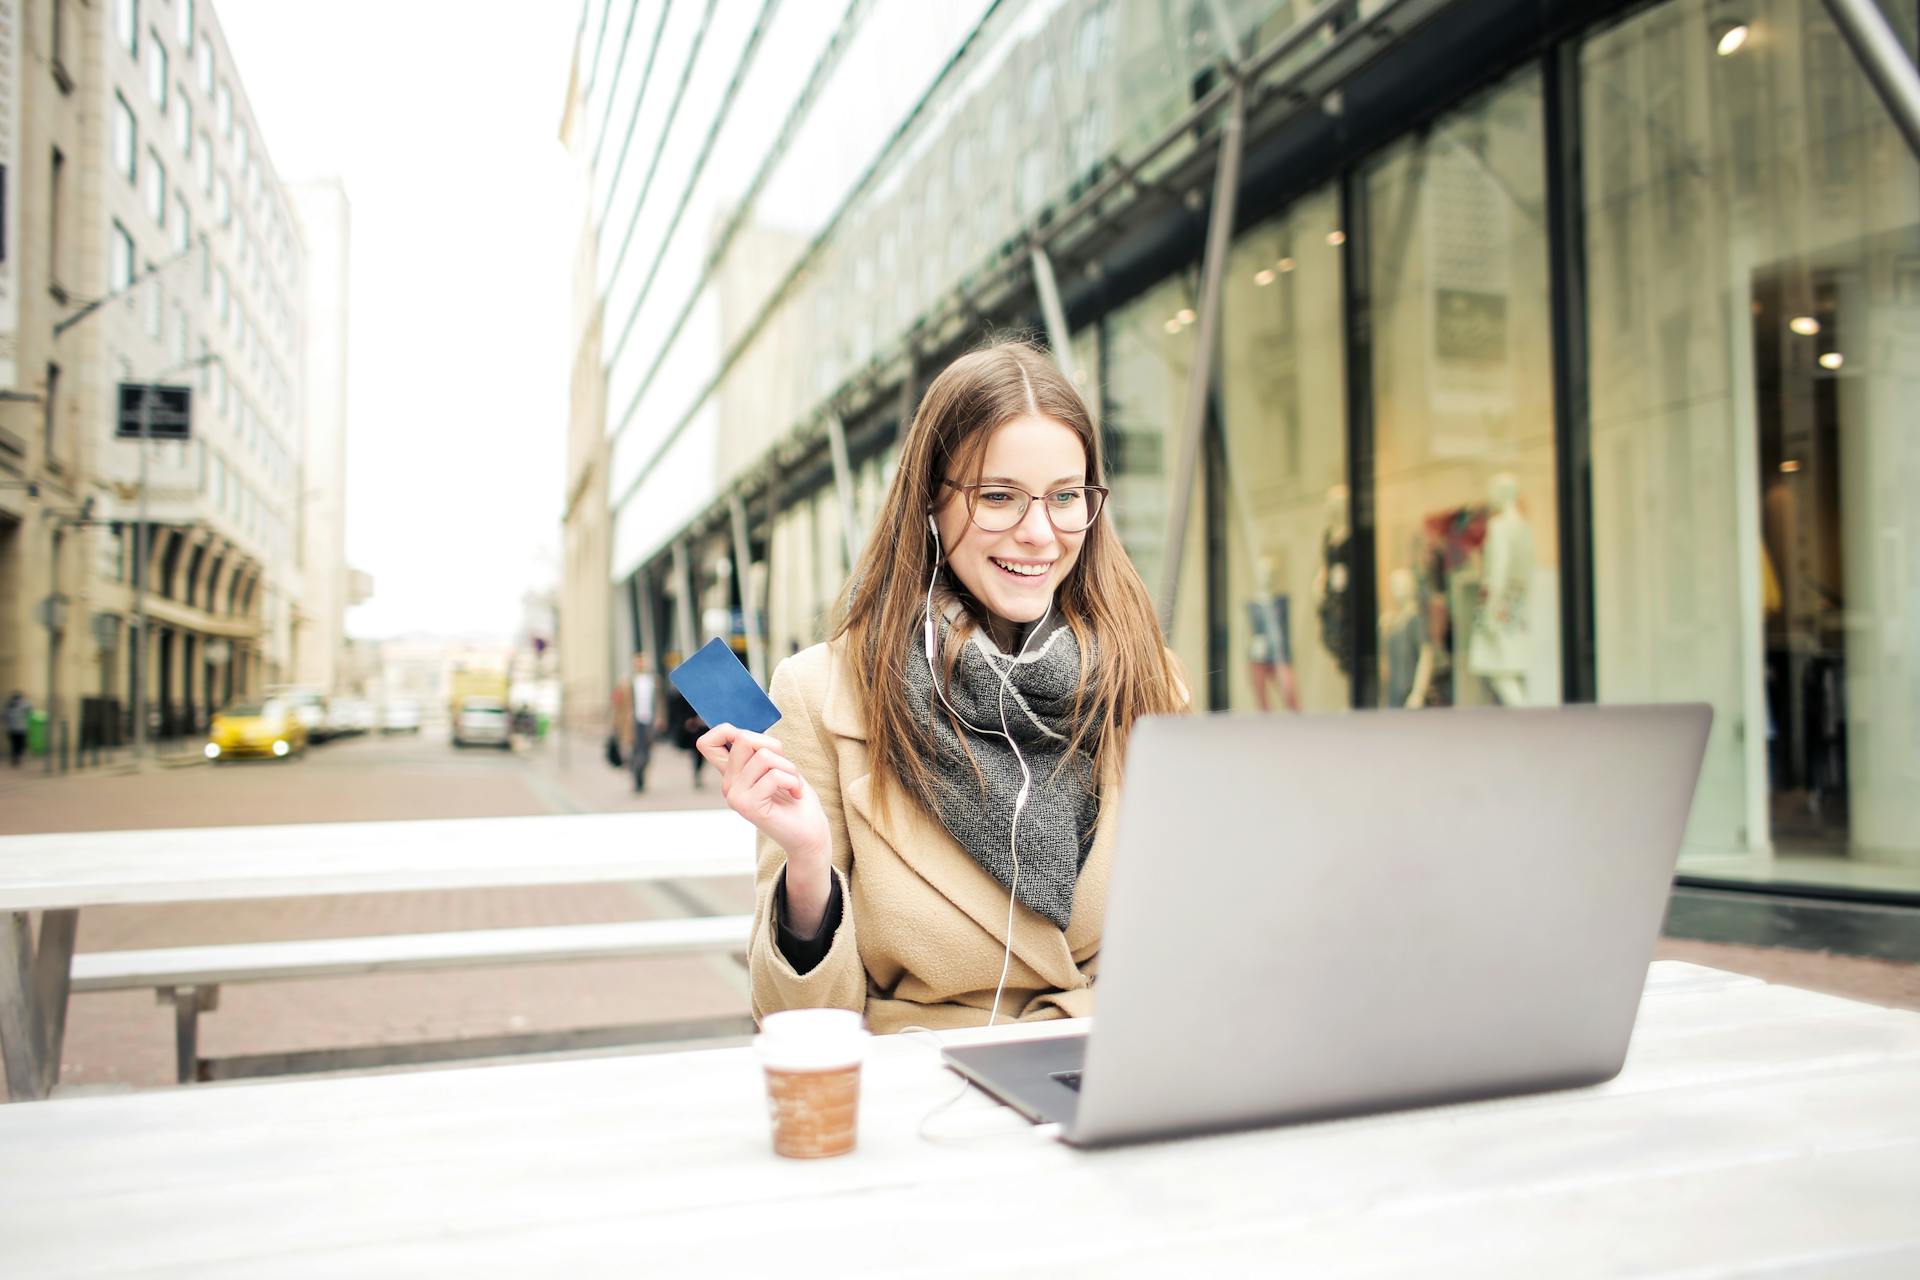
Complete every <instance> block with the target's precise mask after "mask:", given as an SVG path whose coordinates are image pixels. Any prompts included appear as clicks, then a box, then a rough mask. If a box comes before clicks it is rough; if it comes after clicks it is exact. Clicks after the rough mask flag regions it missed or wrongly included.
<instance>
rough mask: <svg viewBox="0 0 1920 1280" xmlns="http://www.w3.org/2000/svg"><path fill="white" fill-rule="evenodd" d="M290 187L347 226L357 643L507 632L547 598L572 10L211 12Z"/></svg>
mask: <svg viewBox="0 0 1920 1280" xmlns="http://www.w3.org/2000/svg"><path fill="white" fill-rule="evenodd" d="M215 12H216V14H217V16H218V19H219V22H220V24H221V26H222V28H223V29H224V31H225V33H226V36H227V41H228V43H229V45H230V46H231V48H232V51H233V59H234V62H235V63H236V64H237V70H238V73H239V76H240V79H241V82H242V83H243V84H244V85H245V87H246V94H247V97H248V100H249V101H250V102H251V103H252V106H253V112H254V116H255V118H256V120H257V121H258V123H259V127H260V133H261V135H262V141H263V142H264V143H265V144H266V147H267V150H268V152H269V154H270V155H271V156H272V159H273V165H274V168H275V170H276V171H277V172H278V173H279V175H280V177H281V178H282V180H284V181H289V182H291V181H298V180H301V179H306V178H322V177H339V178H340V179H342V181H343V182H344V183H345V185H346V189H347V198H348V200H349V201H350V202H351V205H352V219H353V225H352V235H351V250H350V252H351V265H350V284H349V288H350V297H349V299H348V322H347V323H348V339H347V351H348V356H347V359H348V368H347V380H348V392H347V406H348V408H347V416H348V423H347V502H346V510H347V559H348V563H350V564H351V565H353V566H354V567H355V568H358V569H363V570H365V571H367V572H368V573H371V574H372V575H373V578H374V597H373V599H372V600H371V601H369V602H368V603H367V604H365V605H363V606H361V607H360V608H358V609H355V610H352V611H351V612H349V613H348V615H347V630H348V632H349V634H352V635H355V636H365V637H372V636H385V635H395V634H400V633H403V632H412V631H433V632H441V633H447V634H467V633H488V634H497V635H499V636H500V637H502V638H507V637H509V636H510V635H511V634H512V633H513V632H514V630H515V629H516V628H517V627H518V625H519V622H520V612H521V595H522V593H523V592H525V591H526V590H527V589H528V588H529V587H531V586H536V585H550V584H552V583H553V582H554V581H555V580H556V578H557V576H558V553H559V546H560V531H559V520H560V511H561V505H562V493H561V490H562V487H563V485H564V483H565V475H564V473H565V469H566V425H567V401H568V394H567V384H568V372H569V366H570V362H571V353H570V351H569V350H568V342H567V323H568V322H567V316H568V310H569V307H570V298H569V293H570V291H571V288H572V261H573V252H574V247H575V242H576V235H577V231H578V225H579V223H578V217H577V214H576V211H575V206H574V203H573V201H574V199H575V188H574V184H573V181H572V178H571V176H570V173H569V168H568V162H567V160H566V156H565V152H564V150H563V149H562V148H561V146H560V143H559V141H558V134H559V123H560V110H561V106H562V105H563V99H564V95H565V92H566V83H567V72H568V65H569V58H570V57H571V54H572V47H573V33H574V28H575V25H576V23H577V22H578V18H579V12H578V5H577V4H576V3H570V2H569V3H560V2H558V0H555V2H553V3H539V4H531V3H509V2H508V0H463V2H460V3H455V2H453V0H377V2H376V0H335V2H334V3H330V4H328V5H326V6H324V7H323V8H314V7H311V6H306V5H298V6H296V5H289V4H286V3H285V0H216V4H215Z"/></svg>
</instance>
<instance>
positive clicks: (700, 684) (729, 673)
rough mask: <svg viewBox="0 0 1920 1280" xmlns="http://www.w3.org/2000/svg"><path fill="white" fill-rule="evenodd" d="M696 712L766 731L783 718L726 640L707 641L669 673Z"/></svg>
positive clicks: (709, 718)
mask: <svg viewBox="0 0 1920 1280" xmlns="http://www.w3.org/2000/svg"><path fill="white" fill-rule="evenodd" d="M667 679H669V680H671V681H673V687H674V688H676V689H678V690H679V691H680V692H681V694H682V696H684V697H685V698H686V700H687V701H688V702H690V703H692V704H693V709H694V711H695V713H697V714H698V715H699V717H700V718H701V719H702V720H705V721H706V722H707V724H708V725H721V724H730V725H732V726H733V727H734V728H736V729H746V730H748V731H749V732H752V733H765V732H766V731H767V730H769V729H771V728H773V726H774V723H775V722H776V721H777V720H779V719H780V708H778V707H776V706H774V705H773V699H772V698H769V697H768V696H767V695H766V694H765V693H763V692H761V690H760V686H759V685H758V684H756V683H755V682H754V679H753V676H752V674H750V673H749V672H748V671H747V669H746V668H745V667H743V666H741V665H740V659H739V658H737V657H735V656H734V653H733V650H732V648H730V647H729V646H728V644H727V642H726V641H725V640H722V639H721V638H720V637H719V636H715V637H714V638H713V639H711V640H709V641H707V643H706V646H705V647H704V648H702V649H701V650H700V652H698V653H696V654H694V655H693V656H692V657H691V658H688V659H687V660H686V661H685V662H683V663H681V664H680V665H679V666H677V667H675V668H674V669H673V670H672V671H669V672H668V673H667Z"/></svg>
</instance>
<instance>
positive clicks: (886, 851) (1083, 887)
mask: <svg viewBox="0 0 1920 1280" xmlns="http://www.w3.org/2000/svg"><path fill="white" fill-rule="evenodd" d="M771 692H772V695H773V701H774V705H775V706H777V707H778V708H779V709H780V713H781V719H780V722H779V723H778V724H776V725H775V726H774V727H773V729H772V731H771V732H772V733H773V736H774V737H776V738H778V739H779V740H780V745H781V747H782V748H783V754H784V755H786V756H787V758H788V759H790V760H792V761H793V762H794V764H796V765H798V766H799V769H800V772H801V773H802V774H804V775H805V776H806V779H807V781H808V782H809V783H811V784H812V786H813V789H814V790H815V791H816V792H818V793H819V795H820V803H821V804H822V805H823V806H824V807H825V808H826V813H827V822H828V825H829V826H830V827H831V828H832V831H833V871H834V875H835V876H836V877H837V878H838V879H839V881H840V893H841V898H842V904H843V910H842V915H841V920H840V926H839V929H838V930H837V931H836V932H835V934H834V937H833V942H832V946H831V948H830V949H829V950H828V952H827V954H826V956H825V957H824V958H823V959H822V960H821V961H820V963H819V964H818V965H817V966H815V967H814V968H813V969H812V970H811V971H810V972H808V973H806V974H799V973H795V972H794V970H793V966H792V965H790V964H788V963H787V960H786V957H785V956H784V955H782V954H781V952H780V944H779V929H778V924H777V920H776V916H775V910H776V908H775V903H774V888H775V886H776V885H777V884H778V883H779V880H780V872H781V869H782V868H783V867H784V866H785V865H786V861H787V854H786V850H784V849H782V848H781V847H780V846H779V845H778V844H777V843H775V842H774V841H773V840H771V839H769V838H768V837H766V836H764V835H763V836H761V837H760V843H759V860H758V874H757V890H758V891H757V899H756V901H757V914H756V915H755V917H754V924H753V935H752V941H751V943H750V946H749V951H748V967H749V970H750V972H751V974H752V986H753V1014H754V1017H755V1018H761V1017H764V1016H765V1015H767V1014H769V1013H774V1012H777V1011H779V1010H781V1009H800V1008H822V1007H824V1008H840V1009H854V1010H858V1011H860V1012H863V1013H865V1014H866V1016H867V1024H868V1026H870V1027H871V1028H872V1029H873V1030H874V1031H875V1032H878V1033H882V1034H885V1033H888V1032H894V1031H900V1030H903V1029H905V1028H907V1027H910V1026H922V1027H930V1028H934V1029H936V1030H937V1029H940V1028H945V1027H960V1026H977V1025H980V1024H983V1023H985V1022H986V1020H987V1011H988V1009H989V1007H990V1006H991V1005H992V1004H993V993H994V987H995V984H996V983H998V981H999V979H1000V966H1001V959H1002V954H1003V947H1004V946H1005V944H1006V937H1007V897H1008V894H1007V890H1006V888H1005V887H1004V886H1003V885H1001V883H1000V882H999V881H998V880H995V879H994V878H993V877H992V876H991V875H989V874H988V873H987V872H986V871H985V870H983V869H982V868H981V866H980V865H979V864H978V863H977V862H975V861H974V860H973V859H972V858H971V857H969V856H968V854H967V852H966V851H965V850H964V849H962V848H961V847H960V845H959V844H958V843H957V842H956V841H955V840H954V839H953V837H952V836H951V835H949V834H948V833H947V830H946V828H945V827H943V826H942V825H941V824H940V823H939V821H938V820H937V819H936V818H934V817H933V816H932V815H930V814H929V813H928V812H927V811H926V810H925V809H924V808H922V807H921V806H920V805H918V804H916V803H915V802H914V801H912V800H911V799H908V798H907V797H905V796H904V795H896V796H895V797H894V798H893V801H892V803H891V804H890V805H889V806H888V807H887V810H886V813H885V815H884V816H883V815H882V814H881V813H879V812H878V811H877V809H876V807H875V805H874V800H873V776H872V775H873V765H872V762H871V760H870V759H869V757H868V754H867V735H866V728H865V723H864V718H863V716H862V713H861V706H860V693H859V689H858V688H857V686H856V685H855V683H854V681H853V680H852V679H851V678H850V675H849V672H848V670H847V666H846V659H845V656H844V654H843V652H842V646H841V644H840V643H838V642H835V643H832V644H820V645H815V646H814V647H813V648H811V649H807V650H803V651H802V652H800V653H797V654H795V655H793V656H792V657H791V658H788V659H787V660H786V661H784V662H782V663H781V664H780V666H779V668H778V669H777V670H775V672H774V673H773V688H772V690H771ZM1117 781H1118V780H1117V778H1116V777H1115V776H1114V774H1113V772H1112V770H1111V769H1109V772H1108V774H1107V777H1106V779H1105V781H1104V785H1103V786H1102V788H1101V798H1102V804H1101V807H1100V815H1101V816H1100V821H1099V825H1098V827H1097V828H1096V831H1095V836H1094V841H1093V848H1092V850H1091V851H1090V852H1089V854H1088V856H1087V861H1086V865H1085V866H1084V867H1082V868H1081V871H1080V878H1079V880H1078V882H1077V884H1076V886H1075V888H1074V895H1073V914H1072V918H1071V921H1070V923H1069V926H1068V928H1067V929H1066V931H1065V932H1062V931H1061V930H1060V929H1058V928H1056V927H1055V926H1054V925H1053V924H1052V922H1051V921H1049V920H1047V919H1046V917H1044V916H1041V915H1039V914H1037V913H1035V912H1034V911H1033V910H1032V909H1031V908H1029V907H1027V906H1026V905H1025V904H1024V903H1021V904H1016V906H1015V907H1014V913H1013V959H1012V962H1011V965H1010V966H1009V968H1008V970H1007V985H1006V989H1005V990H1004V991H1003V992H1001V995H1000V1018H999V1021H1002V1022H1005V1021H1009V1020H1011V1019H1022V1020H1039V1019H1045V1018H1078V1017H1084V1016H1086V1015H1088V1014H1090V1013H1092V1012H1093V980H1094V975H1095V973H1096V972H1097V970H1098V967H1099V960H1100V936H1101V933H1102V930H1103V927H1104V925H1105V923H1106V905H1107V877H1108V871H1109V868H1110V866H1111V861H1112V855H1113V837H1114V821H1115V814H1116V813H1117V811H1118V808H1119V805H1118V803H1117V801H1118V785H1117Z"/></svg>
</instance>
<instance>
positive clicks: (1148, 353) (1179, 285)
mask: <svg viewBox="0 0 1920 1280" xmlns="http://www.w3.org/2000/svg"><path fill="white" fill-rule="evenodd" d="M1193 295H1194V284H1193V281H1192V280H1190V279H1189V278H1188V277H1187V276H1185V275H1181V276H1176V277H1174V278H1172V279H1169V280H1165V281H1163V282H1161V283H1160V284H1158V285H1155V286H1154V287H1153V288H1151V289H1149V290H1147V292H1145V293H1144V294H1142V295H1140V296H1139V297H1138V298H1136V299H1134V300H1133V301H1132V302H1129V303H1127V304H1125V305H1124V306H1121V307H1119V308H1117V309H1116V310H1114V311H1113V312H1112V313H1111V314H1109V315H1108V316H1107V318H1106V345H1107V364H1106V367H1107V386H1106V394H1107V410H1106V414H1105V417H1104V420H1103V423H1102V429H1103V432H1104V437H1105V439H1104V443H1105V445H1106V452H1107V486H1108V487H1109V488H1110V489H1111V490H1112V491H1113V492H1112V495H1111V496H1110V497H1109V498H1108V500H1107V505H1106V507H1105V509H1104V510H1103V511H1102V512H1101V515H1100V518H1101V519H1102V520H1112V521H1113V524H1114V529H1115V531H1116V532H1117V533H1119V535H1120V541H1121V542H1122V543H1123V544H1125V546H1126V548H1127V555H1128V557H1129V558H1131V559H1132V561H1133V565H1134V568H1136V569H1138V570H1139V571H1140V576H1141V578H1142V579H1144V580H1145V582H1146V584H1147V591H1148V593H1149V594H1150V595H1151V596H1153V598H1154V602H1155V604H1156V605H1157V606H1160V607H1162V608H1164V605H1162V604H1161V599H1160V598H1161V596H1162V594H1163V592H1164V584H1163V577H1164V574H1165V572H1166V561H1167V546H1166V539H1167V520H1168V518H1169V515H1170V514H1171V510H1172V505H1173V489H1174V484H1175V480H1176V476H1175V472H1176V471H1178V469H1179V465H1180V464H1179V455H1180V433H1181V431H1182V430H1183V429H1184V424H1183V422H1182V420H1181V419H1182V415H1183V414H1184V413H1185V411H1186V402H1187V383H1188V379H1189V377H1190V376H1191V374H1192V364H1193V338H1194V323H1195V316H1194V310H1193V306H1194V301H1193ZM1206 528H1207V518H1206V472H1205V469H1204V468H1200V467H1196V468H1195V471H1194V481H1193V494H1192V500H1191V505H1190V506H1189V507H1188V517H1187V535H1186V545H1185V547H1184V548H1183V549H1182V569H1181V582H1180V592H1179V612H1178V615H1177V616H1176V617H1175V619H1174V623H1173V631H1172V634H1171V635H1169V636H1168V637H1167V643H1168V645H1169V647H1171V648H1172V649H1173V651H1174V652H1175V653H1176V654H1178V655H1179V657H1180V661H1181V663H1182V664H1183V666H1184V667H1185V669H1186V674H1187V680H1188V683H1189V684H1190V685H1191V686H1192V689H1193V697H1194V702H1195V705H1196V706H1199V707H1202V708H1204V707H1205V706H1206V705H1207V687H1206V686H1207V674H1206V672H1207V636H1206V630H1207V617H1206V615H1207V582H1206Z"/></svg>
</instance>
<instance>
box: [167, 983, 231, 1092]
mask: <svg viewBox="0 0 1920 1280" xmlns="http://www.w3.org/2000/svg"><path fill="white" fill-rule="evenodd" d="M153 994H154V1000H155V1002H156V1003H158V1004H172V1005H173V1071H174V1079H175V1080H177V1081H178V1082H179V1083H181V1084H195V1083H198V1082H199V1081H200V1080H202V1079H204V1078H205V1077H204V1076H203V1075H202V1074H201V1071H200V1015H201V1014H203V1013H212V1012H213V1011H214V1010H215V1009H218V1008H219V1007H220V988H219V987H218V986H207V987H161V988H159V989H158V990H156V991H155V992H154V993H153Z"/></svg>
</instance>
